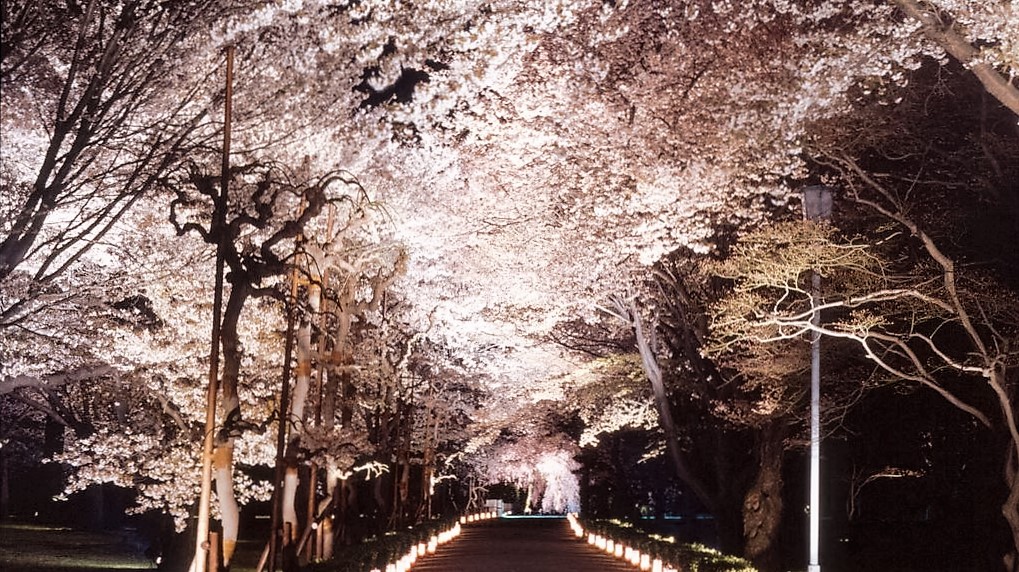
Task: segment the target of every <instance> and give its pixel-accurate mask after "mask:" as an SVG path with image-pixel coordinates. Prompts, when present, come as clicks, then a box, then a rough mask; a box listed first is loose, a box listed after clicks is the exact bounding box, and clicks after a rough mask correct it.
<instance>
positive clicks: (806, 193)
mask: <svg viewBox="0 0 1019 572" xmlns="http://www.w3.org/2000/svg"><path fill="white" fill-rule="evenodd" d="M831 205H832V194H831V187H827V186H825V185H811V186H809V187H804V189H803V217H804V218H805V219H806V220H810V221H814V222H824V221H827V220H828V219H829V218H830V217H831ZM820 297H821V274H820V273H819V272H817V270H814V271H813V272H812V275H811V293H810V304H811V306H812V307H814V306H816V305H817V303H818V302H819V299H820ZM810 323H811V324H812V325H813V326H814V327H815V328H817V327H818V326H820V325H821V313H820V312H818V311H815V312H814V313H813V315H812V316H811V317H810ZM809 510H810V558H809V561H808V563H807V572H821V564H820V558H819V553H820V550H819V545H820V537H821V333H820V332H818V331H817V330H816V329H814V330H812V331H811V333H810V503H809Z"/></svg>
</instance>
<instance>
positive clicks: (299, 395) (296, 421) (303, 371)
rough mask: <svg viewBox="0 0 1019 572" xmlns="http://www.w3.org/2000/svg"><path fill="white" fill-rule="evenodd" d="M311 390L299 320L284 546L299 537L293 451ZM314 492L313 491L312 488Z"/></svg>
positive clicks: (305, 330)
mask: <svg viewBox="0 0 1019 572" xmlns="http://www.w3.org/2000/svg"><path fill="white" fill-rule="evenodd" d="M313 290H317V289H316V288H309V292H308V297H309V302H310V303H311V306H312V308H313V309H316V307H317V304H316V299H317V295H316V292H313ZM310 388H311V322H310V321H309V320H303V321H302V322H301V327H300V329H299V330H298V331H297V367H296V368H295V369H294V392H293V397H292V398H291V400H290V413H289V415H288V417H287V422H288V423H289V424H290V440H289V442H290V445H289V446H288V448H289V449H293V450H291V451H288V452H287V461H286V473H285V474H284V477H283V494H282V497H283V525H284V526H286V525H287V523H289V524H290V532H291V534H292V535H293V537H294V538H291V539H285V540H284V542H288V541H289V542H294V541H295V539H297V538H300V536H301V527H300V525H299V524H298V522H297V488H298V484H299V483H300V471H299V466H298V465H299V463H298V462H297V458H298V451H297V448H298V447H299V446H300V443H301V434H302V433H303V429H304V407H305V403H306V402H307V400H308V392H309V391H310ZM312 490H314V487H312Z"/></svg>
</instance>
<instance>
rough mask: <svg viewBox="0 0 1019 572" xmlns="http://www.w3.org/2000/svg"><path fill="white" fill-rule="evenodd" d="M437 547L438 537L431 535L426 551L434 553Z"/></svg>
mask: <svg viewBox="0 0 1019 572" xmlns="http://www.w3.org/2000/svg"><path fill="white" fill-rule="evenodd" d="M438 547H439V537H438V536H433V537H431V538H429V539H428V553H429V554H435V549H436V548H438Z"/></svg>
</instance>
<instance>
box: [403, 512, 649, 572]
mask: <svg viewBox="0 0 1019 572" xmlns="http://www.w3.org/2000/svg"><path fill="white" fill-rule="evenodd" d="M546 571H548V572H633V571H634V568H632V567H630V566H626V565H624V564H623V563H622V562H621V561H619V560H616V559H615V558H612V557H611V556H608V555H607V554H605V553H603V552H600V551H599V550H598V549H596V548H594V547H593V546H591V545H589V544H587V542H583V541H581V540H579V539H577V537H575V536H573V534H572V531H571V530H570V525H569V524H568V523H567V522H566V519H558V518H500V519H494V520H486V521H481V522H476V523H471V524H468V525H466V526H464V527H463V532H462V533H461V534H460V536H459V537H458V538H456V539H455V540H453V541H452V542H450V543H448V544H444V545H442V546H440V547H439V550H438V551H437V552H436V553H435V554H432V555H429V556H426V557H425V558H422V559H420V560H418V561H417V563H416V564H414V572H546Z"/></svg>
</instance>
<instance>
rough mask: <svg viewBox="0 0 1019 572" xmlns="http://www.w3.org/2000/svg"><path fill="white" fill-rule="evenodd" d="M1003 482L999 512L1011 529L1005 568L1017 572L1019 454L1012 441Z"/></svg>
mask: <svg viewBox="0 0 1019 572" xmlns="http://www.w3.org/2000/svg"><path fill="white" fill-rule="evenodd" d="M1005 482H1006V484H1007V485H1008V497H1007V498H1006V499H1005V504H1003V505H1002V507H1001V514H1002V515H1004V517H1005V520H1006V521H1007V522H1008V526H1009V529H1010V530H1011V531H1012V548H1011V550H1009V552H1008V554H1006V555H1005V559H1004V563H1005V570H1006V571H1007V572H1019V455H1017V454H1016V452H1015V444H1014V443H1009V452H1008V454H1007V455H1006V456H1005Z"/></svg>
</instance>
